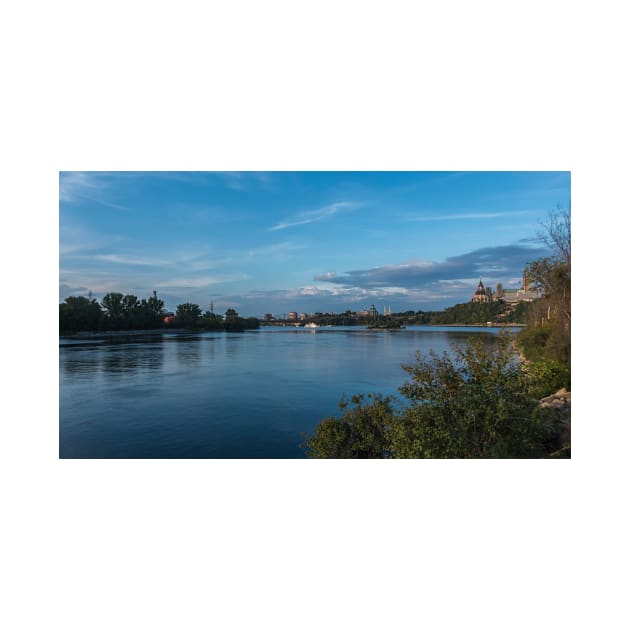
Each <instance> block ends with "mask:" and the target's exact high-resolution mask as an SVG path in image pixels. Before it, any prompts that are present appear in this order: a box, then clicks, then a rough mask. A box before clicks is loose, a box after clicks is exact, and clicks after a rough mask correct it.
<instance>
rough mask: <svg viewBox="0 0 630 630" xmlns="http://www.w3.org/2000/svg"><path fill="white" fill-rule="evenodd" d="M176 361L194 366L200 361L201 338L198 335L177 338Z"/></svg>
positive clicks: (182, 364)
mask: <svg viewBox="0 0 630 630" xmlns="http://www.w3.org/2000/svg"><path fill="white" fill-rule="evenodd" d="M175 347H176V349H177V352H176V354H177V362H178V363H179V364H180V365H181V366H187V367H190V366H196V365H198V364H199V362H200V361H201V340H200V338H199V337H195V338H190V337H189V338H187V339H177V341H176V342H175Z"/></svg>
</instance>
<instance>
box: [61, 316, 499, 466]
mask: <svg viewBox="0 0 630 630" xmlns="http://www.w3.org/2000/svg"><path fill="white" fill-rule="evenodd" d="M485 333H486V331H484V330H479V331H471V330H470V329H469V330H435V329H433V330H431V331H426V330H422V329H419V330H413V329H407V330H403V331H368V330H360V329H354V330H342V329H341V330H340V329H333V328H330V329H324V330H321V329H320V330H318V331H317V333H316V334H312V331H305V330H290V329H284V330H279V331H276V330H260V331H254V332H248V333H242V334H237V333H233V334H231V333H227V334H226V333H216V334H215V333H199V334H194V333H191V334H179V335H176V334H173V333H167V334H164V335H160V336H147V337H143V338H142V339H141V340H139V339H138V338H137V337H136V338H134V340H133V342H131V341H129V340H125V339H121V338H118V339H115V340H110V339H105V341H103V342H102V343H99V344H98V345H95V344H87V343H86V344H75V345H64V346H63V347H61V348H60V367H61V388H60V454H61V456H62V457H274V458H275V457H302V456H303V455H304V454H303V451H301V450H300V448H299V444H300V442H301V441H302V439H303V434H304V433H310V432H311V431H312V430H313V428H314V427H315V425H316V424H317V422H319V421H320V420H321V419H322V418H325V417H328V416H330V415H336V414H338V412H339V409H338V403H339V399H340V397H341V395H342V394H343V393H344V392H345V394H346V395H348V396H351V395H352V394H355V393H363V394H365V393H369V392H381V393H383V394H385V395H387V394H394V395H395V394H396V393H397V391H398V387H399V386H400V385H401V384H402V383H403V382H405V381H407V380H408V375H407V374H406V373H405V372H404V371H403V370H402V369H401V365H403V364H406V365H408V364H410V363H413V361H414V357H415V352H416V350H422V351H423V353H426V352H428V351H429V350H430V349H434V350H435V351H436V352H437V353H438V354H441V353H442V352H443V351H444V350H447V351H448V350H450V348H451V344H452V343H456V344H457V345H460V344H463V343H464V342H465V341H466V340H467V339H468V338H469V337H471V336H475V337H476V338H477V339H481V340H483V342H484V343H485V344H494V343H496V335H495V334H485Z"/></svg>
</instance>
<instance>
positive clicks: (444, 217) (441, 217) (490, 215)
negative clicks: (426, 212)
mask: <svg viewBox="0 0 630 630" xmlns="http://www.w3.org/2000/svg"><path fill="white" fill-rule="evenodd" d="M536 212H537V211H536V210H516V211H514V212H469V213H466V214H436V215H433V216H426V217H410V218H409V221H461V220H465V219H470V220H475V219H498V218H500V217H514V216H517V215H524V214H534V213H536Z"/></svg>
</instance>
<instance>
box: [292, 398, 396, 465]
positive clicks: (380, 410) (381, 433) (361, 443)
mask: <svg viewBox="0 0 630 630" xmlns="http://www.w3.org/2000/svg"><path fill="white" fill-rule="evenodd" d="M368 398H369V399H370V402H368V403H364V402H363V401H364V397H363V396H354V397H353V398H352V404H353V406H352V407H350V408H349V409H348V410H347V411H346V412H345V413H344V414H343V416H342V417H341V418H326V419H325V420H323V421H322V422H320V424H319V425H318V426H317V428H316V429H315V433H314V434H313V435H312V436H310V437H308V438H307V439H306V440H305V442H304V444H303V445H302V446H303V448H305V449H306V454H307V456H308V457H311V458H333V459H334V458H341V459H375V458H384V457H389V449H388V431H389V428H390V425H391V423H392V421H393V418H394V416H393V414H392V409H391V406H390V402H391V399H390V398H383V397H382V396H380V395H376V396H372V395H371V394H368ZM340 407H341V408H342V409H343V408H346V407H347V403H346V402H345V401H344V400H342V402H341V403H340Z"/></svg>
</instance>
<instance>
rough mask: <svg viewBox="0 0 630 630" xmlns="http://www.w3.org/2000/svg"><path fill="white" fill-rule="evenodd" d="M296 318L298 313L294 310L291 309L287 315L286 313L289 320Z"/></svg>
mask: <svg viewBox="0 0 630 630" xmlns="http://www.w3.org/2000/svg"><path fill="white" fill-rule="evenodd" d="M297 318H298V314H297V313H296V312H295V311H291V312H290V313H289V314H288V315H287V319H288V320H291V321H295V320H296V319H297Z"/></svg>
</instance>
